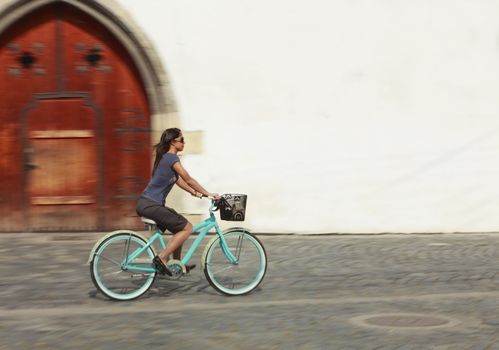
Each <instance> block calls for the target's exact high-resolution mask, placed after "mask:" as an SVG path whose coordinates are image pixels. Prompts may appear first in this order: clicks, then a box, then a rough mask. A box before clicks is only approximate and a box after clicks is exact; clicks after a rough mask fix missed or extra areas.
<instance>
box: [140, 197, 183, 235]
mask: <svg viewBox="0 0 499 350" xmlns="http://www.w3.org/2000/svg"><path fill="white" fill-rule="evenodd" d="M135 210H136V211H137V214H139V215H140V216H144V217H146V218H148V219H152V220H154V221H156V223H157V224H158V228H159V229H160V230H161V231H163V232H164V231H165V229H167V230H168V231H170V232H171V233H174V234H175V233H177V232H179V231H182V230H183V229H184V227H185V225H187V224H188V223H189V222H188V221H187V219H186V218H184V217H183V216H182V215H180V214H179V213H177V212H176V211H175V210H174V209H172V208H168V207H165V206H163V205H161V204H158V203H157V202H155V201H153V200H151V199H149V198H146V197H140V198H139V200H138V201H137V207H136V208H135Z"/></svg>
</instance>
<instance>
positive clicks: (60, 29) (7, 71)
mask: <svg viewBox="0 0 499 350" xmlns="http://www.w3.org/2000/svg"><path fill="white" fill-rule="evenodd" d="M0 95H1V96H2V98H1V99H0V125H1V129H0V174H2V181H1V182H0V211H1V213H2V215H0V231H20V230H32V231H45V230H55V231H64V230H95V229H106V230H107V229H114V228H118V227H125V228H138V227H141V224H140V221H139V220H137V217H136V214H135V210H134V207H135V203H136V199H137V197H138V195H139V194H140V192H141V191H142V189H143V188H144V187H145V185H146V183H147V180H148V179H149V177H150V162H151V148H150V112H149V105H148V100H147V97H146V92H145V89H144V86H143V83H142V80H141V77H140V74H139V73H138V70H137V68H136V66H135V64H134V62H133V61H132V59H131V57H130V55H129V54H128V52H127V50H126V49H125V48H124V47H123V45H121V43H120V42H119V41H118V40H117V39H116V38H115V37H114V36H113V34H112V33H111V32H110V31H109V30H107V29H106V28H105V27H104V26H103V25H102V24H100V23H99V22H98V21H96V20H95V19H94V18H92V17H91V16H89V15H87V14H86V13H83V12H82V11H80V10H78V9H76V8H74V7H72V6H70V5H68V4H65V3H62V2H58V3H53V4H50V5H47V6H44V7H42V8H40V9H37V10H36V11H35V12H33V13H31V14H29V15H27V16H25V17H23V18H22V19H20V20H19V21H18V22H16V23H14V24H13V25H12V26H11V27H9V28H8V29H7V30H6V31H5V32H3V33H0Z"/></svg>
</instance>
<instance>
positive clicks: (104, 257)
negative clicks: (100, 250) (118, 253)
mask: <svg viewBox="0 0 499 350" xmlns="http://www.w3.org/2000/svg"><path fill="white" fill-rule="evenodd" d="M99 257H100V258H103V259H105V260H107V261H110V262H112V263H113V264H115V265H118V266H121V263H119V262H117V261H115V260H113V259H111V258H108V257H106V256H104V255H99Z"/></svg>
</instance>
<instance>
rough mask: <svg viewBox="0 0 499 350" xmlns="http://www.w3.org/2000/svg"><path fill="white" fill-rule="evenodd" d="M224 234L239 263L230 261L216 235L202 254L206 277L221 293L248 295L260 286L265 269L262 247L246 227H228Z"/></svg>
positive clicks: (265, 263)
mask: <svg viewBox="0 0 499 350" xmlns="http://www.w3.org/2000/svg"><path fill="white" fill-rule="evenodd" d="M224 237H225V240H226V241H227V244H228V246H229V249H230V250H231V252H232V254H233V255H234V256H236V257H238V263H237V264H232V263H230V262H229V260H228V258H227V257H226V256H225V253H224V252H223V250H222V249H221V245H220V242H221V241H220V237H219V236H218V235H217V236H216V237H214V238H213V239H212V240H211V241H210V242H209V243H208V244H207V246H206V249H205V251H204V253H203V258H202V263H203V271H204V274H205V276H206V279H207V280H208V282H209V284H210V285H211V286H212V287H213V288H214V289H215V290H217V291H218V292H220V293H222V294H225V295H230V296H235V295H244V294H248V293H250V292H251V291H253V290H254V289H255V288H257V287H258V286H259V285H260V283H261V282H262V281H263V278H264V277H265V273H266V272H267V253H266V251H265V248H264V247H263V244H262V243H261V242H260V240H259V239H258V238H257V237H256V236H255V235H253V234H251V233H249V232H248V231H246V230H231V231H230V232H227V233H225V234H224ZM239 242H241V246H239ZM243 247H244V249H243ZM236 286H238V287H236Z"/></svg>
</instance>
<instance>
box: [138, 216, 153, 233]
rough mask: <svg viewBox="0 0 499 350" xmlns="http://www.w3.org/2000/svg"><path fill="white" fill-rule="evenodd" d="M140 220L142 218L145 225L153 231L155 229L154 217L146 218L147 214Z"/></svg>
mask: <svg viewBox="0 0 499 350" xmlns="http://www.w3.org/2000/svg"><path fill="white" fill-rule="evenodd" d="M140 220H142V222H143V223H144V225H145V226H146V228H147V229H148V230H149V231H153V230H154V228H155V226H156V221H154V220H152V219H149V218H146V217H145V216H141V217H140Z"/></svg>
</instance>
